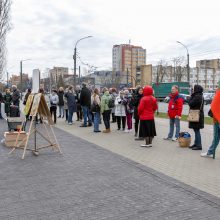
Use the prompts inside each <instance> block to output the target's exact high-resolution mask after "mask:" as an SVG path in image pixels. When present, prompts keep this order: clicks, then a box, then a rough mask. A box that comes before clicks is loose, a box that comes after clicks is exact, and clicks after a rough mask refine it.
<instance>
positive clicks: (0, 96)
mask: <svg viewBox="0 0 220 220" xmlns="http://www.w3.org/2000/svg"><path fill="white" fill-rule="evenodd" d="M2 102H3V95H2V93H1V92H0V103H2Z"/></svg>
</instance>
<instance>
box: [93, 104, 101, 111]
mask: <svg viewBox="0 0 220 220" xmlns="http://www.w3.org/2000/svg"><path fill="white" fill-rule="evenodd" d="M91 112H100V106H99V105H98V104H94V103H93V104H92V106H91Z"/></svg>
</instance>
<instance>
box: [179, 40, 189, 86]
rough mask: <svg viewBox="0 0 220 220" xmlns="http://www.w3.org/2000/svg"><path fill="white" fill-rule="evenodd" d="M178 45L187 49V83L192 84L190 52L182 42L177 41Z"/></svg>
mask: <svg viewBox="0 0 220 220" xmlns="http://www.w3.org/2000/svg"><path fill="white" fill-rule="evenodd" d="M177 43H178V44H181V45H182V46H183V47H184V48H185V49H186V52H187V81H188V82H189V83H190V75H189V72H190V70H189V50H188V48H187V46H186V45H185V44H183V43H181V42H180V41H177Z"/></svg>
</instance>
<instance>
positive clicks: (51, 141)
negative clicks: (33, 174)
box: [9, 93, 62, 159]
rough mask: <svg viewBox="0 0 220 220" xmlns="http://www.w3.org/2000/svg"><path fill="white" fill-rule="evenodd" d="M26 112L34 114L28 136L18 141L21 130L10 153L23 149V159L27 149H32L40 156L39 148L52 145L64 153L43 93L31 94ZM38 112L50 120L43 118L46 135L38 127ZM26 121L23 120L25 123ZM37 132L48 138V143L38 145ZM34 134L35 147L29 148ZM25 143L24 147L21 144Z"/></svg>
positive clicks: (54, 148) (41, 116)
mask: <svg viewBox="0 0 220 220" xmlns="http://www.w3.org/2000/svg"><path fill="white" fill-rule="evenodd" d="M24 112H25V114H26V115H30V116H32V119H31V123H30V127H29V130H28V134H27V137H26V138H25V139H23V140H22V141H21V142H20V143H18V140H19V136H20V132H19V133H18V136H17V138H16V143H15V147H14V148H13V149H12V150H11V151H10V152H9V154H11V153H13V152H14V151H15V150H16V149H23V155H22V159H24V157H25V153H26V151H27V150H30V151H32V153H33V154H34V155H36V156H38V155H39V150H41V149H43V148H48V147H51V148H52V149H53V150H57V151H59V152H60V153H62V152H61V149H60V146H59V143H58V141H57V138H56V135H55V133H54V130H53V126H52V125H53V121H52V118H51V115H50V111H49V109H48V106H47V103H46V100H45V98H44V96H43V95H42V94H41V93H37V94H31V95H29V97H28V100H27V103H26V106H25V109H24ZM37 114H38V115H39V116H40V118H44V119H47V122H48V123H47V124H46V123H45V121H44V120H43V125H44V128H45V131H46V135H45V134H44V133H43V132H41V131H39V129H38V128H37V125H36V118H37ZM24 123H25V121H24V122H23V124H24ZM22 126H23V125H22ZM37 134H39V135H40V136H41V137H42V138H43V139H44V140H46V141H47V142H48V144H47V145H45V146H39V147H38V146H37V138H36V135H37ZM32 135H34V149H30V148H28V143H29V140H30V137H31V136H32ZM23 143H25V146H24V147H22V146H21V145H22V144H23Z"/></svg>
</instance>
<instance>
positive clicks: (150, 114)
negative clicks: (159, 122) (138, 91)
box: [138, 86, 158, 121]
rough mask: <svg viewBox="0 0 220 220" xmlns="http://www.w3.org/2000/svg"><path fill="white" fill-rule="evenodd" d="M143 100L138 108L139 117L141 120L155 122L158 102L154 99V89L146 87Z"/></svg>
mask: <svg viewBox="0 0 220 220" xmlns="http://www.w3.org/2000/svg"><path fill="white" fill-rule="evenodd" d="M143 94H144V96H143V98H142V99H141V101H140V105H139V107H138V115H139V118H140V120H142V121H143V120H153V119H154V112H155V111H156V110H157V108H158V106H157V100H156V99H155V97H153V89H152V87H151V86H146V87H144V90H143Z"/></svg>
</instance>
